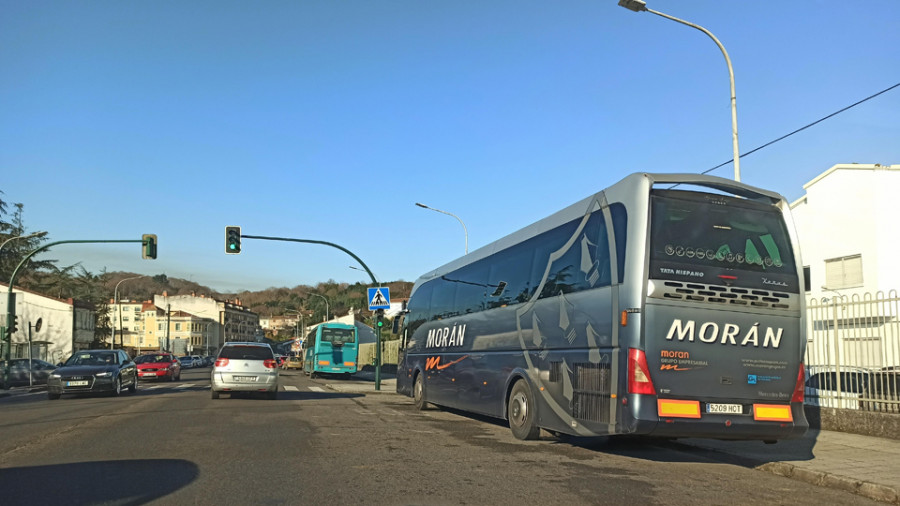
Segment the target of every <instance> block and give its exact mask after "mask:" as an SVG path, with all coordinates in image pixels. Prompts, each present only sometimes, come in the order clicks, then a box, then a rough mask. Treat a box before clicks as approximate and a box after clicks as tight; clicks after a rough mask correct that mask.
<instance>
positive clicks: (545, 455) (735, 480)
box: [0, 368, 872, 505]
mask: <svg viewBox="0 0 900 506" xmlns="http://www.w3.org/2000/svg"><path fill="white" fill-rule="evenodd" d="M338 381H341V380H339V379H327V378H326V379H315V380H310V379H309V378H307V377H305V376H304V375H303V374H302V373H300V372H294V371H290V372H282V375H281V379H280V386H281V391H280V392H279V398H278V400H275V401H271V400H265V399H262V398H253V397H250V396H236V397H235V398H227V397H226V398H222V399H218V400H212V399H211V398H210V394H209V369H208V368H206V369H194V370H187V371H185V372H184V373H183V376H182V380H181V381H180V382H175V383H162V384H148V383H141V385H140V387H139V390H138V392H137V393H136V394H128V393H125V394H123V395H122V396H121V397H118V398H111V397H68V396H65V397H63V398H62V399H60V400H56V401H49V400H48V399H47V396H46V394H45V393H33V394H28V395H24V396H17V397H9V398H5V399H0V502H2V503H3V504H66V505H77V504H145V503H153V504H179V505H181V504H217V505H221V504H242V505H243V504H316V503H319V504H354V503H364V504H422V505H424V504H428V505H434V504H453V505H463V504H492V505H493V504H540V505H547V504H617V503H624V502H627V503H630V504H691V505H696V504H735V503H739V504H792V505H794V504H811V505H812V504H815V505H821V504H872V503H871V502H870V501H868V500H867V499H864V498H862V497H859V496H855V495H851V494H848V493H845V492H841V491H837V490H832V489H826V488H820V487H816V486H813V485H809V484H805V483H802V482H798V481H794V480H789V479H787V478H782V477H778V476H774V475H771V474H768V473H763V472H759V471H754V470H752V469H748V468H745V467H741V466H740V465H737V464H733V463H727V462H722V461H721V460H712V457H710V456H709V455H708V454H707V453H706V452H704V451H702V450H691V449H686V448H684V447H683V445H658V444H650V443H648V442H646V441H640V440H630V439H625V440H621V439H616V440H608V439H605V438H601V439H597V440H564V441H561V440H557V439H556V438H553V437H550V436H549V435H545V437H544V438H543V439H542V440H540V441H530V442H521V441H518V440H515V439H514V438H513V437H512V435H511V433H510V432H509V429H508V427H506V426H505V425H504V424H502V423H500V422H497V421H494V420H491V419H485V418H480V417H473V416H471V415H466V414H462V413H456V412H452V411H445V410H440V409H434V408H432V409H429V410H426V411H421V412H420V411H416V410H415V408H414V406H413V404H412V400H411V399H408V398H406V397H401V396H398V395H394V394H391V393H380V394H379V393H374V392H373V393H367V394H360V393H341V392H336V391H333V390H331V389H329V388H327V386H326V384H328V383H335V382H338Z"/></svg>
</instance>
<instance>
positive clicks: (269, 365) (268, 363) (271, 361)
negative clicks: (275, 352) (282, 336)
mask: <svg viewBox="0 0 900 506" xmlns="http://www.w3.org/2000/svg"><path fill="white" fill-rule="evenodd" d="M263 365H264V366H266V368H267V369H275V368H276V367H278V365H277V364H276V363H275V359H273V358H267V359H265V360H263Z"/></svg>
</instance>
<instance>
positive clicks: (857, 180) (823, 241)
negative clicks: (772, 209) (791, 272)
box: [791, 164, 900, 299]
mask: <svg viewBox="0 0 900 506" xmlns="http://www.w3.org/2000/svg"><path fill="white" fill-rule="evenodd" d="M803 189H804V190H806V195H804V196H803V197H801V198H800V199H798V200H797V201H795V202H794V203H793V204H791V209H792V213H793V216H794V221H795V223H796V226H797V234H798V235H799V239H800V250H801V254H802V255H803V265H804V267H806V268H807V272H808V278H809V280H810V288H811V289H810V292H809V293H808V294H807V295H809V296H810V297H814V298H818V299H821V298H822V297H829V298H830V297H834V296H835V295H838V294H839V295H841V296H847V297H850V296H852V295H854V294H863V293H866V292H868V293H875V292H878V291H883V292H888V291H890V290H900V234H898V233H897V217H898V216H900V165H879V164H874V165H864V164H841V165H835V166H833V167H831V168H830V169H828V170H826V171H825V172H823V173H822V174H821V175H819V176H818V177H817V178H815V179H813V180H812V181H810V182H809V183H807V184H806V185H804V186H803Z"/></svg>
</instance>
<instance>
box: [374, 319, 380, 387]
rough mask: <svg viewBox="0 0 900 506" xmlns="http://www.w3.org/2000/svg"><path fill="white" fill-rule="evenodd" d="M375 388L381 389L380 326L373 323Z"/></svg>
mask: <svg viewBox="0 0 900 506" xmlns="http://www.w3.org/2000/svg"><path fill="white" fill-rule="evenodd" d="M375 390H381V327H379V326H378V325H375Z"/></svg>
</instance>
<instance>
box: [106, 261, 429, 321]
mask: <svg viewBox="0 0 900 506" xmlns="http://www.w3.org/2000/svg"><path fill="white" fill-rule="evenodd" d="M136 276H140V275H139V274H134V273H130V272H112V273H108V274H107V279H106V280H105V281H104V283H103V285H104V287H106V288H107V289H108V290H109V293H111V294H112V293H113V292H114V290H115V286H116V284H117V283H119V282H120V281H122V280H123V279H128V278H134V277H136ZM412 285H413V284H412V283H411V282H408V281H393V282H390V283H384V285H383V286H387V287H389V288H390V290H391V299H392V300H399V299H405V298H408V297H409V293H410V291H411V290H412ZM368 287H369V286H368V285H363V284H360V283H355V284H352V285H351V284H348V283H337V282H335V281H331V280H330V281H326V282H323V283H319V284H317V285H316V286H308V285H299V286H295V287H294V288H268V289H266V290H262V291H258V292H251V291H245V292H240V293H220V292H217V291H215V290H213V289H211V288H209V287H207V286H203V285H200V284H197V283H194V282H192V281H187V280H184V279H179V278H170V277H167V276H166V275H165V274H159V275H157V276H144V277H138V278H137V279H129V280H128V281H125V282H124V283H121V284H119V299H130V300H153V296H154V295H157V294H162V293H163V292H166V293H168V294H169V295H190V294H195V295H201V294H203V295H206V296H208V297H213V298H216V299H227V300H235V299H237V300H239V301H240V302H241V305H243V306H244V307H247V308H249V309H250V310H251V311H253V312H255V313H258V314H259V315H260V316H261V317H269V316H275V315H282V314H285V309H290V310H294V311H297V310H304V311H309V312H311V313H312V316H313V319H314V320H321V319H322V318H324V317H325V311H326V303H325V301H326V300H327V302H328V303H327V306H328V308H327V309H328V315H329V316H331V317H334V316H335V315H337V316H343V315H346V314H347V313H348V312H349V311H350V308H351V307H352V308H354V309H356V310H360V309H362V310H363V311H365V312H368V311H367V306H368V303H367V301H366V289H367V288H368ZM322 297H324V298H325V299H323V298H322Z"/></svg>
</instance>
